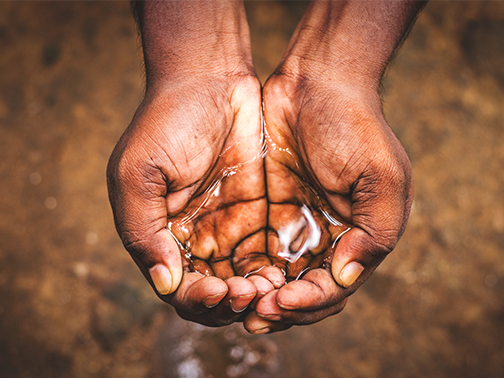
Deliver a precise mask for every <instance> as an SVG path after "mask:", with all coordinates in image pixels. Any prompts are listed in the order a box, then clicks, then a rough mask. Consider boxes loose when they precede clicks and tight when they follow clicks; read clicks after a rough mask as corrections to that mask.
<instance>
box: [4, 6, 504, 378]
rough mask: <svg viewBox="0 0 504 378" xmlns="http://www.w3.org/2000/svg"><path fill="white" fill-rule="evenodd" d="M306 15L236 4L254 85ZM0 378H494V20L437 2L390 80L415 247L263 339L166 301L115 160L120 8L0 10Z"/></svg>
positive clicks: (502, 219) (502, 282)
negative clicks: (150, 276) (190, 315)
mask: <svg viewBox="0 0 504 378" xmlns="http://www.w3.org/2000/svg"><path fill="white" fill-rule="evenodd" d="M305 7H306V3H304V2H274V1H269V2H252V3H248V4H247V11H248V14H249V20H250V26H251V29H252V38H253V41H252V42H253V51H254V55H255V57H254V58H255V63H256V68H257V71H258V74H259V76H260V78H261V80H262V81H263V82H264V80H265V79H266V77H267V76H268V74H269V73H270V72H272V70H273V69H274V67H275V65H276V64H277V63H278V61H279V59H280V57H281V56H282V54H283V51H284V49H285V47H286V44H287V42H288V39H289V36H290V33H291V32H292V30H293V28H294V26H295V24H296V22H297V20H298V19H299V17H300V16H301V14H302V12H303V10H304V8H305ZM0 47H1V50H0V182H1V184H0V214H1V217H0V376H1V377H94V376H99V377H184V378H193V377H194V378H199V377H210V376H213V377H215V378H220V377H275V378H281V377H422V376H429V377H455V376H456V377H482V376H485V377H502V376H504V298H503V292H504V258H503V249H504V201H503V198H502V196H503V193H504V169H503V168H504V147H503V146H502V145H503V143H504V112H503V107H504V4H503V3H502V2H432V3H430V4H429V5H428V6H427V8H426V9H425V10H424V12H423V13H422V15H421V16H420V18H419V20H418V22H417V23H416V26H415V27H414V29H413V31H412V33H411V35H410V38H409V39H408V40H407V41H406V43H405V44H404V47H403V49H402V50H401V52H400V53H399V55H398V57H397V58H396V60H395V62H394V63H393V65H392V67H391V69H390V72H389V75H388V77H387V78H386V80H385V82H384V106H385V113H386V117H387V119H388V121H389V123H390V125H391V127H392V128H393V129H394V131H395V132H396V134H397V136H398V137H399V138H400V140H401V141H402V142H403V144H404V146H405V148H406V150H407V151H408V153H409V155H410V157H411V160H412V162H413V166H414V174H415V180H416V196H415V201H414V204H413V210H412V214H411V218H410V222H409V226H408V229H407V231H406V233H405V235H404V237H403V239H402V240H401V242H400V243H399V245H398V247H397V248H396V250H395V251H394V253H393V254H391V255H390V256H389V257H388V258H387V259H386V261H385V262H384V263H383V264H382V266H381V267H380V268H379V269H378V271H377V272H376V273H375V274H374V276H373V277H372V278H371V279H370V280H369V281H368V282H367V283H366V284H365V285H364V286H363V287H362V288H361V289H360V291H358V292H357V293H356V294H355V295H354V296H353V297H352V298H351V300H350V301H349V304H348V306H347V308H346V309H345V310H344V311H343V313H341V314H340V315H338V316H335V317H332V318H329V319H327V320H325V321H323V322H321V323H319V324H316V325H313V326H308V327H298V328H295V329H291V330H289V331H286V332H283V333H280V334H275V335H267V336H250V335H247V334H246V333H245V332H244V331H243V330H242V328H241V326H240V325H236V326H230V327H226V328H223V329H210V328H205V327H202V326H198V325H195V324H191V323H187V322H185V321H183V320H180V319H179V318H178V317H177V316H176V314H175V313H174V311H173V310H172V309H171V308H170V306H168V305H165V304H164V303H162V302H160V301H159V300H158V299H157V297H156V296H155V295H154V293H153V292H152V291H151V289H150V287H149V286H148V284H147V282H146V281H145V280H144V279H143V277H142V276H141V274H140V272H139V271H138V270H137V268H136V266H135V265H134V264H133V262H132V261H131V260H130V257H129V256H128V255H127V253H126V252H125V251H124V249H123V247H122V245H121V243H120V241H119V238H118V237H117V235H116V233H115V230H114V227H113V222H112V214H111V210H110V208H109V205H108V201H107V192H106V185H105V166H106V162H107V159H108V156H109V154H110V152H111V150H112V148H113V146H114V144H115V142H116V141H117V139H118V138H119V136H120V135H121V133H122V131H123V130H124V129H125V127H126V126H127V124H128V123H129V121H130V120H131V118H132V115H133V113H134V111H135V109H136V106H137V105H138V103H139V101H140V100H141V98H142V90H143V77H142V70H141V51H140V49H139V47H138V43H137V35H136V30H135V25H134V21H133V17H132V16H131V13H130V10H129V4H128V3H127V2H41V3H29V2H3V1H2V2H0Z"/></svg>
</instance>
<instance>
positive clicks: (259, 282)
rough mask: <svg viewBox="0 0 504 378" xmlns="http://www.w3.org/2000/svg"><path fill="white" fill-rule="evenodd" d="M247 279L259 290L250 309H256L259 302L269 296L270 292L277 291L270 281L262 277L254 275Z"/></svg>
mask: <svg viewBox="0 0 504 378" xmlns="http://www.w3.org/2000/svg"><path fill="white" fill-rule="evenodd" d="M247 279H248V280H249V281H250V282H252V283H253V284H254V286H255V287H256V290H257V294H256V296H255V298H254V299H253V300H252V302H250V305H249V307H250V308H255V305H256V303H257V301H258V300H259V299H260V298H262V297H263V296H265V295H266V294H268V293H269V292H270V291H273V290H275V287H274V286H273V284H272V283H271V282H270V281H269V280H267V279H266V278H264V277H261V276H257V275H253V276H250V277H247Z"/></svg>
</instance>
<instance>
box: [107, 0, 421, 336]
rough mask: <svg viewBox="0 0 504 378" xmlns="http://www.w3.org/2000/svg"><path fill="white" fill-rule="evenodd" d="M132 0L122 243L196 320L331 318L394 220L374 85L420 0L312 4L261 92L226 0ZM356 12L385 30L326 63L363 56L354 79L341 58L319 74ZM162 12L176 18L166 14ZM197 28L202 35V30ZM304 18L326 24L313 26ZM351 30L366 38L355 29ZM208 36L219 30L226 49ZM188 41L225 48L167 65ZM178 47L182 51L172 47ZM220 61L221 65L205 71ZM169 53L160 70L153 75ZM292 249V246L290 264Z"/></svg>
mask: <svg viewBox="0 0 504 378" xmlns="http://www.w3.org/2000/svg"><path fill="white" fill-rule="evenodd" d="M223 4H225V6H223ZM142 6H143V7H144V8H145V9H144V13H143V14H142V15H143V18H145V20H144V21H143V23H142V22H141V25H143V28H142V37H143V44H144V45H143V47H144V54H145V63H146V73H147V91H146V96H145V99H144V101H143V102H142V104H141V105H140V107H139V108H138V110H137V112H136V114H135V117H134V119H133V121H132V123H131V124H130V126H129V127H128V129H127V130H126V132H125V133H124V135H123V136H122V137H121V139H120V141H119V142H118V144H117V146H116V148H115V150H114V152H113V154H112V156H111V158H110V162H109V166H108V172H107V177H108V186H109V197H110V201H111V204H112V208H113V210H114V217H115V222H116V228H117V230H118V233H119V235H120V236H121V238H122V240H123V243H124V245H125V247H126V249H127V250H128V251H129V252H130V254H131V256H132V257H133V259H134V261H135V262H136V263H137V265H138V266H139V268H140V269H141V271H142V272H143V274H144V275H145V277H146V278H147V280H148V281H149V282H150V283H151V285H152V286H153V288H154V289H155V290H156V292H157V293H158V295H159V296H160V298H161V299H163V300H164V301H166V302H168V303H170V304H172V305H173V306H174V307H175V309H176V310H177V312H178V314H179V315H180V316H181V317H183V318H185V319H188V320H191V321H195V322H198V323H201V324H205V325H210V326H221V325H225V324H230V323H232V322H235V321H243V322H244V327H245V328H246V329H247V330H248V331H249V332H251V333H258V334H259V333H267V332H275V331H280V330H283V329H286V328H289V327H290V326H292V325H296V324H297V325H303V324H311V323H315V322H318V321H320V320H322V319H324V318H326V317H328V316H330V315H334V314H336V313H338V312H340V311H341V310H342V309H343V308H344V306H345V304H346V301H347V297H348V296H349V295H350V294H352V293H353V292H354V291H355V290H357V288H358V287H359V286H360V285H361V284H362V283H363V282H364V281H365V280H366V279H367V278H368V277H369V276H370V275H371V273H372V272H373V271H374V269H375V268H376V267H377V266H378V265H379V264H380V263H381V261H382V260H383V259H384V258H385V256H386V255H387V254H388V253H389V252H390V251H391V250H392V249H393V248H394V246H395V245H396V243H397V241H398V240H399V238H400V236H401V234H402V233H403V231H404V228H405V225H406V220H407V218H408V214H409V209H410V206H411V200H412V188H413V186H412V178H411V166H410V163H409V159H408V157H407V155H406V153H405V152H404V149H403V148H402V146H401V144H400V143H399V141H398V140H397V139H396V137H395V136H394V134H393V133H392V131H391V130H390V128H389V127H388V125H387V123H386V122H385V120H384V118H383V114H382V109H381V101H380V98H379V94H378V89H379V78H381V75H382V74H383V70H384V69H385V67H386V64H387V62H388V59H389V57H390V55H391V54H392V52H393V51H394V49H395V48H396V46H397V44H398V42H399V40H400V37H401V36H402V35H404V34H405V32H406V28H407V26H408V25H410V24H411V23H412V20H413V19H414V16H415V14H416V13H417V12H418V10H419V9H420V8H421V7H420V6H419V5H417V4H416V3H415V2H397V3H396V2H386V1H385V2H379V3H374V2H364V3H362V2H358V1H356V2H354V1H348V2H313V3H312V4H311V5H310V7H309V8H308V10H307V12H306V13H305V16H303V19H302V20H301V21H300V24H299V25H298V28H297V29H296V31H295V32H294V35H293V38H292V40H291V44H290V45H289V48H288V50H287V52H286V55H285V57H284V59H283V60H282V62H281V64H280V66H279V68H278V69H277V71H276V72H275V74H274V75H272V76H271V77H270V79H268V81H267V82H266V84H265V85H264V88H263V90H262V92H261V85H260V83H259V80H258V79H257V77H256V76H255V73H254V72H253V67H252V63H251V53H250V45H249V42H243V41H248V40H249V36H248V29H247V26H246V17H245V13H244V9H243V5H242V4H241V3H238V2H229V3H227V2H212V1H205V2H201V3H199V2H184V3H179V2H173V3H172V2H160V3H154V2H153V3H150V2H149V3H147V2H146V3H142ZM173 6H175V8H173ZM186 7H187V9H186ZM193 7H197V9H200V8H201V7H209V9H208V12H209V13H208V14H212V12H214V13H213V14H215V15H216V18H215V20H217V23H214V24H212V22H214V21H213V20H214V19H213V18H212V17H206V18H198V15H199V14H200V13H194V9H195V8H194V9H193ZM361 7H365V8H366V7H367V8H370V9H366V12H367V13H366V14H369V15H372V16H373V17H375V16H376V17H377V19H372V20H371V22H368V21H367V20H364V22H363V25H362V26H360V27H363V28H371V29H373V30H372V32H373V33H376V30H374V28H376V26H377V25H379V22H377V20H379V21H380V22H382V23H383V22H385V23H388V24H389V26H390V27H388V28H385V29H384V28H381V29H380V33H382V32H383V33H384V35H381V34H380V33H378V34H376V35H377V36H378V37H379V38H382V39H383V40H382V41H380V43H375V44H374V45H367V44H364V46H367V47H366V49H364V50H360V51H359V50H358V51H355V52H351V53H350V52H349V51H343V53H344V59H343V60H338V59H336V60H335V62H336V63H337V62H340V61H342V62H346V59H347V58H346V57H347V56H348V55H349V54H350V56H352V57H354V56H358V55H359V54H364V56H363V57H362V58H361V59H360V60H359V61H360V62H368V60H369V59H370V57H371V58H373V59H376V62H375V61H373V62H372V64H371V65H370V66H369V67H371V71H370V72H368V71H366V70H363V73H360V72H354V71H358V70H359V69H360V68H361V67H360V66H359V65H355V64H354V65H350V66H348V67H350V68H351V69H350V71H348V69H347V68H348V67H347V66H345V65H343V66H341V67H339V66H338V64H335V65H334V66H333V68H332V70H327V58H328V57H330V58H334V57H335V56H337V53H341V52H338V51H332V46H339V45H344V44H345V43H343V44H342V43H339V44H338V43H336V42H337V40H338V38H340V37H339V36H340V35H343V36H344V35H345V32H343V33H342V32H341V31H340V30H339V29H338V28H342V29H343V30H344V31H345V30H350V33H352V31H353V30H355V28H356V27H355V25H354V24H353V23H354V22H355V20H361V18H359V17H356V16H355V14H362V11H363V10H362V9H361ZM388 7H390V9H388ZM188 10H189V11H188ZM343 10H344V12H343ZM223 11H224V13H225V15H222V14H220V13H221V12H223ZM177 12H179V13H177ZM226 12H227V13H226ZM331 12H333V13H334V14H337V15H340V14H344V15H348V17H347V18H345V17H343V18H341V20H339V21H338V22H336V23H332V22H330V23H324V22H325V21H324V20H325V19H326V18H327V17H329V18H331V17H333V19H335V20H337V19H338V18H337V17H335V16H334V15H333V16H330V13H331ZM170 15H171V16H170ZM397 15H398V16H397ZM170 17H174V19H175V20H177V21H176V22H175V23H174V24H170V23H166V22H165V21H166V20H167V19H169V18H170ZM140 19H142V17H140ZM193 19H194V20H193ZM219 20H221V21H222V20H226V21H225V22H220V23H219ZM229 20H242V21H243V20H245V21H243V22H242V23H241V21H237V23H236V25H234V24H229V22H228V21H229ZM390 20H392V21H394V22H393V23H392V24H390ZM160 21H161V24H159V22H160ZM322 21H324V22H322ZM202 22H203V23H206V22H209V23H210V24H211V25H210V26H209V27H211V28H217V29H216V30H217V32H216V34H215V36H217V37H218V38H217V39H215V40H214V39H212V38H214V35H213V34H208V33H207V32H206V29H205V28H202V27H201V26H200V25H201V24H202ZM359 22H360V21H359ZM159 25H162V26H159ZM165 25H168V26H169V27H168V29H166V30H164V28H166V26H165ZM185 25H198V26H197V27H196V28H188V27H186V26H185ZM314 25H316V26H314ZM319 25H322V27H326V26H327V27H328V28H329V29H328V30H324V31H323V33H321V32H320V30H318V27H319ZM179 27H180V28H181V29H180V30H181V32H183V33H185V32H187V31H188V30H190V31H191V33H192V32H194V33H196V36H197V38H199V39H188V40H190V41H191V43H193V44H194V42H193V41H197V42H199V41H201V42H202V44H201V45H197V44H194V46H192V45H187V44H185V43H184V39H183V38H182V39H180V38H178V36H179V35H180V32H178V31H177V30H178V29H177V28H179ZM198 28H201V31H198ZM334 28H336V29H337V30H336V29H335V30H332V29H334ZM221 29H222V30H221ZM229 29H231V32H230V31H229ZM335 31H336V32H337V34H335V35H336V37H334V36H331V35H332V34H333V33H334V32H335ZM220 32H222V34H219V33H220ZM370 32H371V30H370ZM387 33H390V35H387ZM321 35H322V36H323V37H322V39H320V36H321ZM350 35H352V34H350ZM361 35H364V36H365V35H367V34H357V37H355V38H358V37H360V36H361ZM174 36H177V38H175V39H174V38H173V37H174ZM326 37H327V38H329V42H330V44H327V41H324V38H326ZM207 39H209V41H207ZM223 39H229V41H228V43H225V44H222V46H225V47H222V46H221V43H222V40H223ZM314 41H315V42H316V43H314ZM354 42H355V43H354V44H352V46H354V45H355V46H361V44H363V43H364V42H362V43H361V42H360V41H358V40H357V41H354ZM188 46H189V47H191V46H192V47H193V48H194V51H193V52H192V54H201V50H202V49H206V48H207V47H208V46H212V48H215V46H217V50H216V51H219V50H218V49H219V48H223V49H224V50H226V54H227V53H228V51H227V50H228V49H230V48H231V50H233V49H234V50H233V51H231V53H232V54H230V55H223V54H217V55H215V52H213V51H212V50H210V51H209V53H210V54H214V55H208V56H209V57H210V56H214V58H213V59H206V60H203V61H198V64H197V65H196V66H195V65H194V63H195V62H196V61H195V60H189V61H187V62H185V61H184V62H183V63H184V64H182V63H181V61H180V59H182V58H178V57H184V56H185V55H186V53H187V50H186V49H187V47H188ZM219 46H221V47H219ZM369 46H373V47H375V46H379V47H378V49H377V50H376V51H373V49H372V48H368V47H369ZM177 48H180V49H181V51H183V53H182V54H179V55H177V54H176V51H177ZM165 50H166V51H165ZM325 50H329V51H325ZM350 50H351V49H350ZM321 53H322V56H321V57H319V58H320V59H319V61H320V62H322V64H317V59H316V58H317V55H320V54H321ZM324 54H325V55H324ZM366 54H371V55H369V56H367V55H366ZM373 54H374V55H373ZM189 55H191V54H189ZM223 56H224V57H225V59H224V61H223V62H221V63H223V64H224V65H223V66H219V65H217V66H216V65H215V64H216V63H215V62H217V61H218V60H219V59H220V58H222V57H223ZM306 56H309V57H311V58H312V59H310V60H308V61H306V60H305V58H304V57H306ZM167 57H169V58H167ZM171 57H175V60H174V62H175V63H173V62H172V63H170V65H169V67H168V68H164V65H165V64H167V62H171V61H172V60H173V59H171ZM235 57H238V59H237V60H236V59H235ZM354 58H355V57H354ZM177 59H179V60H177ZM182 60H183V59H182ZM236 62H237V63H236ZM307 62H308V63H307ZM233 63H236V64H233ZM378 63H379V64H378ZM203 65H205V67H207V68H206V69H202V68H201V67H202V66H203ZM364 66H365V65H364ZM187 67H189V68H187ZM222 67H224V68H225V69H224V70H223V69H222ZM369 67H368V68H369ZM375 67H378V69H376V72H374V73H373V72H372V70H373V69H375ZM180 68H182V70H180ZM364 68H366V67H364ZM179 70H180V72H179ZM175 72H179V74H178V76H177V75H176V74H175ZM188 73H189V75H188ZM181 77H183V78H184V80H180V78H181ZM368 78H370V79H371V80H368ZM377 78H378V79H377ZM173 79H175V80H173ZM296 251H300V252H304V253H303V254H302V255H301V256H297V257H298V258H297V260H295V261H294V260H292V259H290V257H292V255H291V252H296ZM286 255H287V259H286V258H285V256H286ZM282 256H283V257H282ZM289 260H290V261H289Z"/></svg>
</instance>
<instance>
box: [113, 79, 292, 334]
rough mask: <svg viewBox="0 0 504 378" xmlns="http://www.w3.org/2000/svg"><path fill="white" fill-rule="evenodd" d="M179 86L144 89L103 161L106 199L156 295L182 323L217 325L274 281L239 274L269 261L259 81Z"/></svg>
mask: <svg viewBox="0 0 504 378" xmlns="http://www.w3.org/2000/svg"><path fill="white" fill-rule="evenodd" d="M179 82H183V81H182V80H179ZM179 82H177V83H175V84H173V83H172V84H170V85H164V86H162V87H160V86H157V87H156V89H155V90H151V91H147V94H146V97H145V100H144V101H143V102H142V104H141V105H140V107H139V108H138V110H137V112H136V114H135V116H134V119H133V121H132V123H131V124H130V126H129V127H128V129H127V130H126V131H125V133H124V135H123V136H122V137H121V139H120V140H119V142H118V144H117V146H116V148H115V150H114V152H113V153H112V156H111V158H110V161H109V166H108V171H107V177H108V185H109V197H110V201H111V204H112V208H113V211H114V217H115V223H116V228H117V231H118V233H119V235H120V237H121V239H122V241H123V243H124V246H125V247H126V249H127V250H128V251H129V253H130V254H131V256H132V257H133V259H134V261H135V262H136V263H137V265H138V266H139V268H140V269H141V270H142V272H143V274H144V275H145V277H146V278H147V280H148V281H149V282H150V283H151V285H152V286H153V288H154V289H155V290H156V292H157V293H158V295H159V296H160V298H161V299H162V300H164V301H166V302H168V303H170V304H172V305H173V306H174V307H175V309H176V310H177V312H178V313H179V315H180V316H181V317H183V318H185V319H188V320H192V321H195V322H198V323H201V324H205V325H210V326H219V325H225V324H229V323H232V322H234V321H236V320H238V319H239V318H240V316H241V312H242V311H243V310H244V309H245V308H247V306H248V305H249V304H250V302H251V301H252V300H253V299H254V298H255V297H256V294H257V291H258V290H259V292H260V293H261V294H266V293H267V292H269V291H271V290H273V289H274V288H275V287H280V286H281V285H282V284H283V283H284V277H283V275H282V273H281V272H280V270H279V269H277V268H274V267H269V268H266V269H263V270H261V272H260V273H259V275H255V276H253V277H251V278H250V279H245V278H243V277H240V275H241V276H243V275H245V274H246V273H249V272H251V271H253V270H255V269H256V268H259V267H261V266H264V265H271V264H270V261H269V259H268V257H267V255H266V254H265V238H266V235H265V223H266V218H267V216H266V214H267V202H266V195H265V185H264V182H265V181H264V171H263V159H262V156H263V155H262V154H263V140H262V135H261V124H260V122H261V113H260V109H261V94H260V90H261V89H260V83H259V81H258V80H257V78H256V77H255V76H252V75H245V76H236V77H232V78H230V77H226V78H215V77H210V78H209V77H203V78H198V79H196V78H193V79H192V80H190V81H186V82H185V83H183V84H180V83H179ZM232 167H235V168H236V169H235V170H234V171H232V169H231V170H230V168H232ZM226 169H227V174H228V175H227V177H225V178H223V176H222V173H223V171H225V170H226ZM220 179H222V181H221V182H220V187H219V188H216V187H213V189H214V190H213V192H211V193H207V190H208V188H209V187H211V186H212V184H214V183H215V182H216V181H218V180H220ZM209 194H211V195H209ZM169 228H171V232H170V230H169ZM173 236H176V238H177V239H178V241H176V240H175V239H174V237H173ZM180 246H184V248H185V249H187V250H186V251H184V250H182V252H183V253H190V254H191V259H190V260H192V261H190V260H188V259H185V258H183V256H182V255H181V250H180ZM184 248H182V249H184ZM190 265H191V266H190Z"/></svg>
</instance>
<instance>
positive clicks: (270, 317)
mask: <svg viewBox="0 0 504 378" xmlns="http://www.w3.org/2000/svg"><path fill="white" fill-rule="evenodd" d="M257 316H259V317H260V318H261V319H266V320H271V321H273V322H279V321H280V320H282V317H281V316H280V315H276V314H269V315H264V314H259V313H257Z"/></svg>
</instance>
